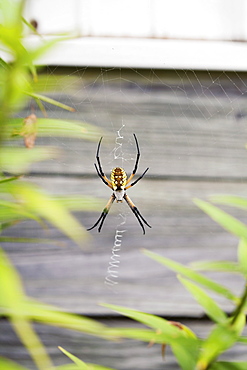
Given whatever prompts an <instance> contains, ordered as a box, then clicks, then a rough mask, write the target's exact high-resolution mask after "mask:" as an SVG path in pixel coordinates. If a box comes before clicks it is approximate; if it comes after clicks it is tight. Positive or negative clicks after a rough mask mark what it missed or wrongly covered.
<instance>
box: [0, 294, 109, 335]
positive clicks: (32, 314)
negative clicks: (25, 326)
mask: <svg viewBox="0 0 247 370" xmlns="http://www.w3.org/2000/svg"><path fill="white" fill-rule="evenodd" d="M23 304H24V307H25V311H24V314H25V317H26V318H27V319H29V320H32V321H36V322H39V323H43V324H45V325H52V326H57V327H61V328H66V329H72V330H76V331H79V332H83V333H87V334H90V335H95V336H98V337H102V338H108V339H109V338H112V335H111V332H110V331H109V333H108V328H107V327H106V326H105V325H103V324H101V323H99V322H97V321H95V320H92V319H90V318H87V317H84V316H79V315H75V314H71V313H67V312H62V311H60V310H59V309H58V308H57V307H54V306H51V305H48V304H43V303H40V302H38V301H36V300H34V299H31V298H27V297H26V298H25V301H24V303H23ZM6 314H8V313H7V312H5V315H6Z"/></svg>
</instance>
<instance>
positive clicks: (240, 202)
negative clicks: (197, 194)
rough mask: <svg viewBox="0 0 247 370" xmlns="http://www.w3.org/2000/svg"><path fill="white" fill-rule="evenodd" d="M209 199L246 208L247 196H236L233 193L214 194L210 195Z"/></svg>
mask: <svg viewBox="0 0 247 370" xmlns="http://www.w3.org/2000/svg"><path fill="white" fill-rule="evenodd" d="M210 201H211V202H213V203H219V204H225V205H228V206H233V207H238V208H242V209H247V198H242V197H237V196H234V195H214V196H211V197H210Z"/></svg>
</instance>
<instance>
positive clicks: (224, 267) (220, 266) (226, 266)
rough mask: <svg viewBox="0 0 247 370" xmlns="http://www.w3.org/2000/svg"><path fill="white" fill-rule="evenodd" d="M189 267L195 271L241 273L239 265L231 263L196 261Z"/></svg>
mask: <svg viewBox="0 0 247 370" xmlns="http://www.w3.org/2000/svg"><path fill="white" fill-rule="evenodd" d="M190 266H191V267H192V268H193V269H195V270H206V271H208V270H212V271H224V272H233V273H242V270H241V268H240V266H239V264H238V263H237V262H232V261H196V262H193V263H191V265H190Z"/></svg>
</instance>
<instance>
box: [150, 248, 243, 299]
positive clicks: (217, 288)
mask: <svg viewBox="0 0 247 370" xmlns="http://www.w3.org/2000/svg"><path fill="white" fill-rule="evenodd" d="M143 253H144V254H145V255H146V256H148V257H150V258H152V259H153V260H155V261H157V262H159V263H161V264H162V265H164V266H166V267H168V268H169V269H171V270H173V271H175V272H177V273H178V274H181V275H183V276H185V277H187V278H188V279H190V280H193V281H194V282H196V283H198V284H200V285H203V286H204V287H206V288H208V289H210V290H212V291H213V292H216V293H218V294H220V295H222V296H224V297H226V298H227V299H230V300H232V301H234V302H238V297H236V296H235V295H234V294H233V293H232V292H231V291H230V290H229V289H227V288H226V287H224V286H223V285H220V284H218V283H216V282H215V281H213V280H210V279H208V278H206V277H205V276H204V275H202V274H199V273H198V272H195V271H193V270H192V269H190V268H188V267H185V266H183V265H181V264H180V263H178V262H175V261H172V260H170V259H168V258H166V257H162V256H159V255H158V254H156V253H153V252H151V251H148V250H146V249H143Z"/></svg>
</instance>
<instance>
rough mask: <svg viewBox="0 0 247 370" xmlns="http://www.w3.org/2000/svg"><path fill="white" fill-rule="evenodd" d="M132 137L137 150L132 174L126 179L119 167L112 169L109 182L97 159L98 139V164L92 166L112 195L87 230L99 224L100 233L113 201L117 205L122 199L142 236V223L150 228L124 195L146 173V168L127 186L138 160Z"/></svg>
mask: <svg viewBox="0 0 247 370" xmlns="http://www.w3.org/2000/svg"><path fill="white" fill-rule="evenodd" d="M133 135H134V138H135V142H136V149H137V156H136V162H135V166H134V169H133V172H132V174H131V175H130V177H129V178H127V175H126V172H125V171H124V169H123V168H121V167H116V168H113V170H112V171H111V180H109V179H108V178H107V177H106V176H105V174H104V172H103V170H102V167H101V163H100V158H99V151H100V145H101V141H102V139H103V137H101V138H100V141H99V144H98V148H97V152H96V161H97V163H98V166H97V164H96V163H94V166H95V169H96V172H97V174H98V176H99V177H100V178H101V180H102V181H103V183H104V184H106V185H107V186H109V188H111V189H112V190H113V193H112V195H111V197H110V199H109V201H108V203H107V204H106V206H105V208H104V209H103V212H102V213H101V215H100V217H99V219H98V221H97V222H96V223H95V224H94V225H93V226H92V227H90V228H89V229H87V230H92V229H94V228H95V227H96V226H97V225H98V224H99V228H98V232H100V231H101V229H102V226H103V223H104V221H105V218H106V216H107V215H108V212H109V210H110V208H111V206H112V203H113V202H114V201H115V200H116V201H117V203H118V202H122V201H123V199H124V200H125V201H126V202H127V204H128V206H129V207H130V209H131V211H132V212H133V213H134V215H135V216H136V218H137V220H138V222H139V224H140V225H141V228H142V230H143V234H145V229H144V225H143V222H144V224H145V225H147V226H148V227H151V226H150V225H149V224H148V223H147V221H146V220H145V219H144V218H143V216H142V215H141V214H140V212H139V210H138V209H137V207H136V206H135V205H134V203H133V202H132V200H131V199H130V198H129V196H128V195H127V194H126V190H127V189H129V188H131V187H132V186H134V185H135V184H137V183H138V181H140V180H141V179H142V178H143V176H144V175H145V173H146V172H147V171H148V168H146V170H145V171H144V172H143V174H142V175H141V176H140V177H138V179H137V180H135V181H134V182H132V183H131V184H129V183H130V181H131V180H132V179H133V177H134V176H135V173H136V171H137V167H138V162H139V158H140V149H139V145H138V141H137V138H136V135H135V134H133ZM128 184H129V185H128Z"/></svg>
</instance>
